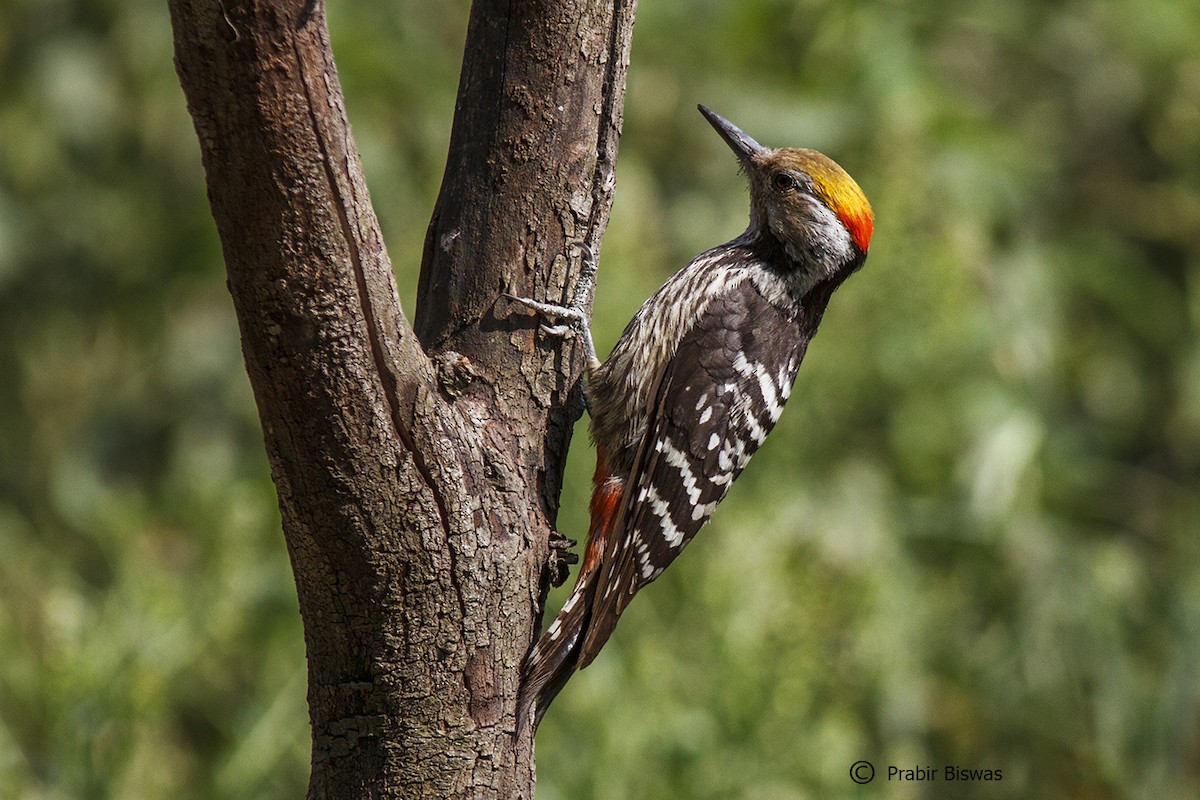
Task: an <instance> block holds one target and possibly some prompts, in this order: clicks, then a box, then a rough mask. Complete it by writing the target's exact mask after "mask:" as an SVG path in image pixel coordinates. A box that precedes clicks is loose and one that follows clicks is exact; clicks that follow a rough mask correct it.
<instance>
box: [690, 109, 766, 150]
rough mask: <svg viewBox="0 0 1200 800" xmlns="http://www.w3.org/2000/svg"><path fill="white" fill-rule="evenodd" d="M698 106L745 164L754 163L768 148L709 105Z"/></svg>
mask: <svg viewBox="0 0 1200 800" xmlns="http://www.w3.org/2000/svg"><path fill="white" fill-rule="evenodd" d="M696 107H697V108H699V109H700V113H701V114H703V115H704V118H705V119H706V120H708V122H709V124H710V125H712V126H713V127H714V128H716V129H717V133H719V134H721V138H722V139H724V140H725V144H727V145H729V147H730V149H731V150H733V152H734V153H735V154H736V155H737V157H738V160H739V161H741V162H742V163H743V164H750V163H753V162H754V158H755V156H757V155H759V154H760V153H763V152H765V151H766V149H767V148H765V147H763V146H762V145H761V144H759V143H758V142H756V141H754V140H753V139H751V138H750V137H749V136H747V135H746V133H745V132H744V131H743V130H742V129H741V128H739V127H738V126H737V125H734V124H733V123H732V122H730V121H729V120H727V119H725V118H724V117H722V116H721V115H720V114H718V113H717V112H715V111H713V110H712V109H711V108H709V107H708V106H705V105H699V106H696Z"/></svg>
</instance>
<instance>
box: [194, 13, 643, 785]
mask: <svg viewBox="0 0 1200 800" xmlns="http://www.w3.org/2000/svg"><path fill="white" fill-rule="evenodd" d="M170 5H171V16H172V24H173V26H174V30H175V47H176V64H177V69H178V72H179V76H180V80H181V83H182V84H183V87H184V91H185V94H186V95H187V98H188V107H189V110H190V112H191V114H192V117H193V120H194V122H195V126H196V131H197V135H198V137H199V139H200V145H201V155H202V158H203V162H204V167H205V172H206V176H207V181H208V190H209V196H210V200H211V203H212V208H213V216H214V219H215V220H216V223H217V228H218V231H219V233H220V236H221V243H222V249H223V252H224V256H225V260H226V265H227V270H228V275H229V288H230V292H231V294H232V296H233V300H234V305H235V308H236V311H237V316H238V323H239V327H240V329H241V334H242V346H243V351H244V355H245V359H246V367H247V372H248V374H249V377H250V382H251V384H252V386H253V388H254V393H255V400H256V402H257V405H258V409H259V415H260V417H261V419H262V423H263V433H264V439H265V443H266V449H267V454H268V458H269V460H270V464H271V469H272V476H273V478H274V480H275V484H276V488H277V491H278V495H279V502H280V508H281V510H282V515H283V527H284V535H285V538H286V541H287V545H288V551H289V554H290V555H291V559H292V565H293V570H294V572H295V577H296V586H297V593H298V596H299V599H300V609H301V614H302V615H303V618H304V630H305V641H306V644H307V648H308V665H309V707H310V717H311V720H312V725H313V773H312V777H311V780H310V785H309V796H310V797H314V798H316V797H338V798H343V797H358V796H363V797H405V796H414V797H415V796H423V797H428V796H437V797H468V796H470V797H476V796H482V797H490V796H495V797H531V796H532V786H533V760H532V741H531V738H530V735H528V734H527V735H526V736H525V737H523V739H522V740H520V741H518V740H516V738H515V737H514V731H515V711H516V709H515V699H516V694H517V681H518V676H519V667H520V663H521V660H522V659H523V657H524V654H525V652H526V650H527V649H528V647H529V645H530V643H531V642H532V639H533V636H534V633H535V628H536V626H537V619H538V617H539V616H540V603H541V597H542V594H543V591H544V586H545V581H546V569H545V562H546V556H547V552H548V547H547V538H548V535H549V532H550V528H551V525H552V521H553V516H554V513H555V511H556V509H557V502H558V487H559V482H560V480H561V477H560V476H561V469H562V461H563V457H564V455H565V452H566V445H567V442H568V441H569V433H570V427H571V424H572V423H573V421H574V415H573V413H572V411H571V410H569V409H568V408H567V407H566V406H567V404H566V403H565V402H564V401H565V399H566V398H567V397H568V396H569V393H570V391H571V390H572V388H573V386H574V384H575V382H576V379H577V376H578V373H579V367H580V364H579V358H578V355H572V356H571V358H570V359H569V360H568V361H567V364H568V365H569V369H567V370H563V369H560V363H559V357H558V355H557V351H556V350H550V349H544V350H542V349H538V348H537V347H535V341H534V336H535V333H534V332H535V331H536V323H535V322H534V321H533V320H529V319H522V317H520V316H517V317H515V318H510V317H509V316H508V309H506V308H500V307H499V305H498V303H497V300H498V298H499V295H500V293H501V292H502V291H504V290H517V291H522V292H525V293H530V292H532V293H538V294H545V293H547V292H550V291H553V292H555V293H557V296H564V295H563V294H562V293H563V292H565V291H566V287H567V286H568V285H569V284H570V283H571V282H573V281H574V279H575V276H574V272H573V265H572V264H571V263H570V259H568V258H567V257H566V253H567V252H568V251H569V245H570V243H571V242H574V241H581V240H582V241H587V242H589V243H593V244H595V243H598V241H599V237H600V236H601V235H602V233H603V229H604V226H605V224H606V222H607V216H608V208H609V204H610V202H611V192H612V170H613V166H614V164H615V159H616V138H617V135H618V132H619V128H620V112H621V102H622V98H623V92H624V75H625V65H626V63H627V58H628V44H629V39H630V35H631V32H632V22H633V2H632V0H618V2H617V3H616V7H615V8H614V7H612V6H610V5H606V4H605V3H602V2H600V1H599V0H576V1H575V2H562V3H558V2H552V1H551V0H536V1H531V0H514V1H513V2H502V1H501V0H478V2H476V4H475V7H474V8H473V10H472V15H471V23H470V28H469V32H468V43H467V49H466V56H465V59H464V69H463V79H462V85H461V86H460V91H459V98H458V103H459V105H458V111H457V114H456V119H455V127H454V134H453V137H452V143H451V151H450V158H449V161H448V164H447V171H446V182H445V184H444V186H443V191H442V194H441V196H440V197H439V200H438V205H437V209H436V210H435V213H434V218H433V221H432V223H431V225H430V229H429V235H428V238H427V245H426V251H425V262H424V265H423V269H422V278H421V289H420V299H419V301H418V319H419V320H420V324H419V328H418V329H419V330H420V332H421V336H420V337H419V338H418V336H417V334H416V333H414V331H413V329H412V328H411V327H410V326H409V324H408V322H407V320H406V319H405V316H404V314H403V312H402V310H401V308H400V304H399V301H398V299H397V294H396V287H395V279H394V276H393V274H392V270H391V265H390V262H389V261H388V258H387V254H386V252H385V250H384V247H383V243H382V237H381V235H380V232H379V226H378V222H377V220H376V218H375V216H374V213H373V211H372V210H371V206H370V202H369V199H368V194H367V190H366V185H365V182H364V180H363V176H362V171H361V167H360V164H359V160H358V155H357V152H356V149H355V146H354V142H353V139H352V137H351V134H350V128H349V124H348V122H347V118H346V111H345V104H344V100H343V97H342V94H341V89H340V86H339V82H338V78H337V72H336V69H335V67H334V63H333V57H332V54H331V52H330V48H329V37H328V32H327V30H326V26H325V19H324V10H323V7H322V6H321V5H320V3H314V2H308V3H305V2H301V0H294V1H293V2H281V1H280V0H236V1H235V0H225V2H218V0H171V4H170ZM422 342H424V347H423V346H422V344H421V343H422ZM555 347H557V345H556V343H555ZM430 355H433V359H432V360H431V358H430ZM564 372H566V373H567V374H565V375H564ZM577 413H578V412H577V411H575V412H574V414H577Z"/></svg>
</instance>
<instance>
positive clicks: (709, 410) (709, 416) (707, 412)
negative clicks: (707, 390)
mask: <svg viewBox="0 0 1200 800" xmlns="http://www.w3.org/2000/svg"><path fill="white" fill-rule="evenodd" d="M710 419H712V406H709V407H708V408H706V409H704V413H703V414H701V415H700V424H701V425H703V424H704V423H706V422H708V421H709V420H710Z"/></svg>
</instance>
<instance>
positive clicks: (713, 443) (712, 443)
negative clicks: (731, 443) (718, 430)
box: [708, 433, 721, 450]
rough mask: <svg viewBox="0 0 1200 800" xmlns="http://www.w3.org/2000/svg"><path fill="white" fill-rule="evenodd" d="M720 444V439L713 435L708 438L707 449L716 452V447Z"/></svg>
mask: <svg viewBox="0 0 1200 800" xmlns="http://www.w3.org/2000/svg"><path fill="white" fill-rule="evenodd" d="M720 443H721V437H720V436H717V435H716V434H715V433H714V434H713V435H711V436H709V437H708V449H709V450H716V449H717V445H719V444H720Z"/></svg>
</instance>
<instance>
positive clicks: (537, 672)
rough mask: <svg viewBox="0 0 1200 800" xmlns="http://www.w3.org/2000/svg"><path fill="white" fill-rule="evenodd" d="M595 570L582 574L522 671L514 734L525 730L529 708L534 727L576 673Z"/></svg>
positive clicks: (589, 607) (589, 613) (589, 610)
mask: <svg viewBox="0 0 1200 800" xmlns="http://www.w3.org/2000/svg"><path fill="white" fill-rule="evenodd" d="M595 579H596V571H595V570H592V571H591V572H587V573H581V574H580V576H579V582H578V583H577V584H575V590H574V591H573V592H571V596H570V597H569V598H567V602H566V603H565V604H564V605H563V608H562V611H560V612H558V616H557V617H555V618H554V621H553V622H551V623H550V627H549V628H547V629H546V632H545V633H544V634H543V635H542V638H541V639H539V640H538V643H537V645H536V646H534V648H533V650H532V651H530V653H529V657H528V658H526V659H525V666H524V668H523V669H522V670H521V691H520V695H519V698H518V700H517V702H518V706H517V731H518V733H519V732H520V731H521V730H523V729H524V727H525V722H526V721H527V719H528V716H529V712H530V710H531V707H533V706H534V704H536V708H534V709H533V725H534V727H535V728H536V727H537V726H538V725H539V724H540V723H541V721H542V716H543V715H544V714H545V713H546V709H547V708H549V707H550V703H551V702H552V701H553V700H554V698H555V696H556V695H557V694H558V693H559V692H560V691H561V690H562V688H563V687H564V686H566V685H567V681H568V680H570V678H571V675H573V674H574V673H575V664H576V663H577V662H578V660H579V648H580V645H581V644H582V643H583V634H584V632H585V631H586V629H587V622H588V619H589V618H590V617H591V612H592V592H593V584H594V582H595Z"/></svg>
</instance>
